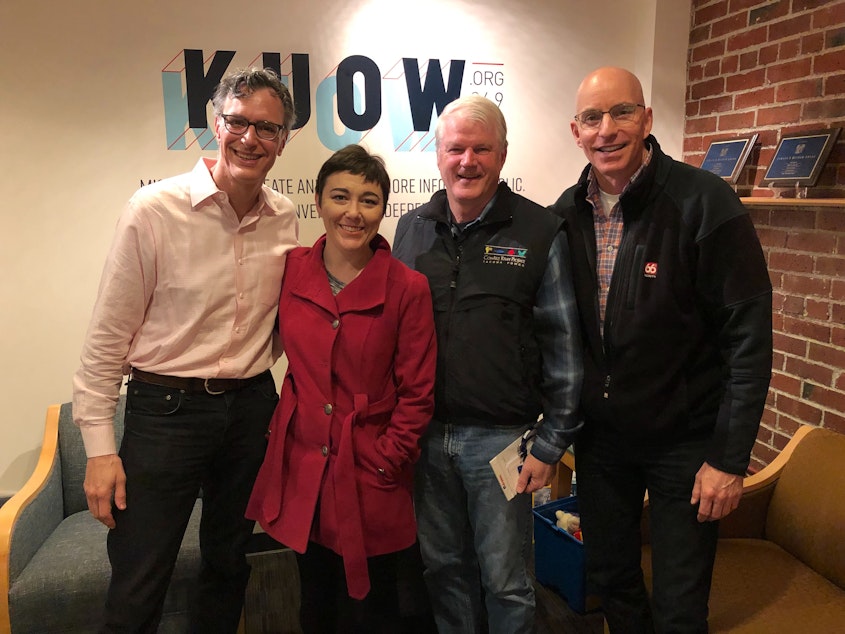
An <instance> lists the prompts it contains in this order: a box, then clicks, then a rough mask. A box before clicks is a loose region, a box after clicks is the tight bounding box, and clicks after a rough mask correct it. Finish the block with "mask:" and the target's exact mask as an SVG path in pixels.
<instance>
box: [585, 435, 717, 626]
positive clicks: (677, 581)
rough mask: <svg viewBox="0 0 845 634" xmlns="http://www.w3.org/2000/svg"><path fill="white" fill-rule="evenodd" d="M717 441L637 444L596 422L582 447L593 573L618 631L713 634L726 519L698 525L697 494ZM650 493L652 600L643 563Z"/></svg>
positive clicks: (588, 553)
mask: <svg viewBox="0 0 845 634" xmlns="http://www.w3.org/2000/svg"><path fill="white" fill-rule="evenodd" d="M588 425H589V423H588ZM708 445H709V438H704V439H686V440H679V441H675V442H663V443H660V442H657V441H644V440H639V441H638V440H634V439H631V438H622V437H620V436H619V435H618V434H613V433H610V432H606V431H603V430H600V429H598V430H597V429H595V428H593V427H589V426H588V427H585V428H584V430H583V431H582V433H581V436H580V437H579V439H578V441H577V442H576V443H575V455H576V456H577V458H576V460H577V468H578V510H579V511H580V513H581V528H582V530H583V532H584V549H585V553H586V559H587V579H588V584H589V586H590V591H591V592H592V593H595V594H597V595H598V596H600V597H601V599H602V609H603V611H604V615H605V618H606V619H607V623H608V626H609V628H610V631H611V632H614V633H615V632H624V633H625V634H628V633H638V634H639V633H650V632H654V631H656V632H658V633H664V632H673V633H674V632H678V633H680V632H687V633H690V632H700V633H706V632H707V603H708V598H709V595H710V579H711V576H712V572H713V561H714V558H715V556H716V540H717V539H718V526H719V523H718V522H704V523H700V522H698V520H697V518H696V513H697V509H698V507H697V506H693V505H691V504H690V497H691V496H692V487H693V483H694V481H695V474H696V472H697V471H698V469H699V468H700V467H701V465H702V464H703V463H704V459H705V456H706V453H707V448H708ZM646 489H648V496H649V509H650V523H649V525H650V537H651V540H650V541H651V549H652V571H653V584H652V585H653V589H652V600H651V606H650V602H649V597H648V594H647V592H646V588H645V584H644V582H643V575H642V568H641V565H640V562H641V552H642V551H641V538H640V519H641V516H642V509H643V495H644V493H645V491H646Z"/></svg>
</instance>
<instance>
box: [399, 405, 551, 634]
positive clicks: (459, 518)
mask: <svg viewBox="0 0 845 634" xmlns="http://www.w3.org/2000/svg"><path fill="white" fill-rule="evenodd" d="M524 431H525V430H524V429H523V428H520V427H480V426H465V425H460V426H457V425H444V424H442V423H439V422H437V421H432V423H431V425H430V426H429V428H428V431H427V432H426V435H425V436H424V438H423V440H422V453H421V456H420V461H419V463H418V465H417V469H416V490H415V503H416V512H417V523H418V535H419V542H420V548H421V551H422V559H423V564H424V566H425V573H424V575H425V581H426V586H427V587H428V592H429V595H430V597H431V603H432V609H433V611H434V619H435V621H436V623H437V629H438V631H439V632H440V634H450V633H452V632H455V633H461V634H475V633H476V632H479V631H481V605H482V604H481V600H482V591H483V597H484V601H485V605H486V608H487V616H488V622H489V631H490V633H491V634H496V633H501V634H520V633H522V632H533V631H534V606H535V603H534V586H533V584H532V582H531V578H530V576H529V573H528V570H527V562H528V559H529V556H530V553H531V527H532V517H531V496H530V495H525V494H522V495H517V496H516V497H515V498H514V499H513V500H511V501H510V502H508V501H507V500H506V499H505V496H504V494H503V493H502V490H501V487H500V486H499V482H498V480H497V479H496V476H495V474H494V473H493V470H492V468H491V467H490V459H491V458H492V457H493V456H495V455H496V454H497V453H499V452H500V451H502V450H503V449H504V448H505V447H507V446H508V445H509V444H510V443H511V442H513V441H514V439H515V438H517V437H519V436H520V434H522V432H524Z"/></svg>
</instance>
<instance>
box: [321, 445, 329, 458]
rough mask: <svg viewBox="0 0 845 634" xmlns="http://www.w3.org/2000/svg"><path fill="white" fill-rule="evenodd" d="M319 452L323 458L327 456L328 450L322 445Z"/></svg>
mask: <svg viewBox="0 0 845 634" xmlns="http://www.w3.org/2000/svg"><path fill="white" fill-rule="evenodd" d="M320 451H321V452H322V453H323V455H324V456H328V455H329V448H328V447H326V446H325V445H323V446H322V447H321V448H320Z"/></svg>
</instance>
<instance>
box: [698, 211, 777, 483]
mask: <svg viewBox="0 0 845 634" xmlns="http://www.w3.org/2000/svg"><path fill="white" fill-rule="evenodd" d="M735 204H736V205H741V203H739V201H738V200H737V201H736V203H735ZM697 273H698V279H699V280H700V289H701V291H702V292H703V297H704V301H705V305H706V306H708V315H707V316H708V318H709V319H710V320H711V321H712V327H713V329H714V330H715V332H716V336H717V337H718V346H719V349H720V351H721V356H722V358H723V360H724V362H725V366H726V376H725V390H724V395H723V398H722V401H721V403H720V405H719V411H718V415H717V419H716V426H715V429H714V433H713V437H712V441H711V445H710V450H709V452H708V457H707V462H708V463H709V464H710V465H711V466H713V467H715V468H717V469H719V470H721V471H725V472H727V473H733V474H737V475H743V474H744V473H745V470H746V469H747V467H748V462H749V460H750V457H751V451H752V449H753V447H754V442H755V440H756V438H757V430H758V428H759V425H760V418H761V416H762V413H763V408H764V407H765V403H766V395H767V393H768V388H769V380H770V378H771V371H772V286H771V282H770V279H769V275H768V271H767V268H766V261H765V256H764V255H763V251H762V248H761V247H760V242H759V239H758V237H757V233H756V230H755V229H754V225H753V223H752V222H751V219H750V217H749V216H748V214H747V213H745V212H744V210H743V212H742V213H741V214H739V215H736V216H734V217H732V218H731V219H730V220H728V221H727V222H724V223H722V224H721V225H719V226H718V227H716V228H714V229H713V230H712V231H708V232H707V233H706V235H705V236H704V237H702V238H701V239H700V240H699V262H698V271H697Z"/></svg>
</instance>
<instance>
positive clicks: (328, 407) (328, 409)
mask: <svg viewBox="0 0 845 634" xmlns="http://www.w3.org/2000/svg"><path fill="white" fill-rule="evenodd" d="M323 411H324V412H325V413H326V414H331V413H332V404H331V403H326V404H325V405H324V406H323Z"/></svg>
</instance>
